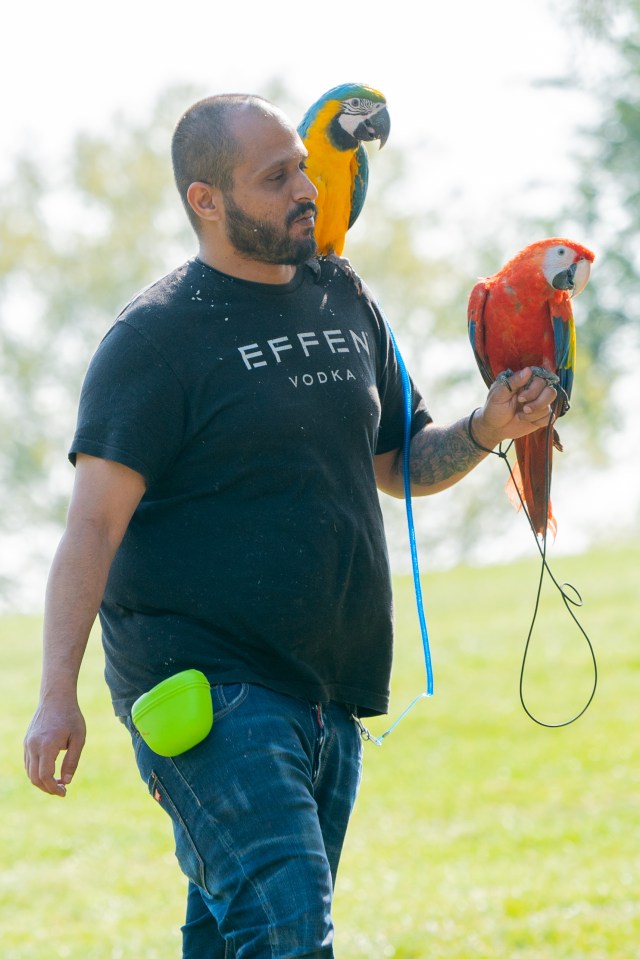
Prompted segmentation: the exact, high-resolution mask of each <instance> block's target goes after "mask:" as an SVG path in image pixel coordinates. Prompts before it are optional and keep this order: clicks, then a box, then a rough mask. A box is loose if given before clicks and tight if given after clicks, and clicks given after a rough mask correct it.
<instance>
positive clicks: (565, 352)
mask: <svg viewBox="0 0 640 959" xmlns="http://www.w3.org/2000/svg"><path fill="white" fill-rule="evenodd" d="M550 313H551V324H552V326H553V341H554V350H555V363H556V373H557V375H558V376H559V377H560V386H561V387H562V389H563V390H564V392H565V393H566V394H567V399H570V398H571V390H572V387H573V371H574V369H575V363H576V328H575V324H574V321H573V309H572V307H571V300H569V299H567V300H566V301H564V302H563V303H561V304H553V305H552V307H551V310H550Z"/></svg>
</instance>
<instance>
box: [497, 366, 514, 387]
mask: <svg viewBox="0 0 640 959" xmlns="http://www.w3.org/2000/svg"><path fill="white" fill-rule="evenodd" d="M510 376H513V370H503V371H502V373H498V375H497V376H496V383H502V385H503V386H506V387H507V389H508V390H509V392H510V393H513V390H512V389H511V383H510V382H509V377H510Z"/></svg>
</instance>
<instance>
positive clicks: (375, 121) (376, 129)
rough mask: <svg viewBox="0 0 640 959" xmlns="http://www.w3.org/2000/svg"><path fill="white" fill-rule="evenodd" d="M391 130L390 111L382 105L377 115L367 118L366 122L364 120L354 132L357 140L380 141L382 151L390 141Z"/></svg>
mask: <svg viewBox="0 0 640 959" xmlns="http://www.w3.org/2000/svg"><path fill="white" fill-rule="evenodd" d="M390 130H391V117H390V116H389V111H388V110H387V108H386V106H382V105H381V109H380V110H378V112H377V113H374V114H373V115H372V116H370V117H367V119H366V120H363V121H362V123H359V124H358V126H357V127H356V129H355V130H354V132H353V135H354V137H355V138H356V140H366V141H370V140H379V141H380V149H382V147H383V146H384V145H385V143H386V142H387V140H388V139H389V131H390Z"/></svg>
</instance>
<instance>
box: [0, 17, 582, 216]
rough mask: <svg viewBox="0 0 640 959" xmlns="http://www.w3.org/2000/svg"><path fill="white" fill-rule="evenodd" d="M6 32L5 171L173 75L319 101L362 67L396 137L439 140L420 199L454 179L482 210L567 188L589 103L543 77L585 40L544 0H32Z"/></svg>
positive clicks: (132, 103)
mask: <svg viewBox="0 0 640 959" xmlns="http://www.w3.org/2000/svg"><path fill="white" fill-rule="evenodd" d="M418 11H419V17H418ZM3 35H4V40H5V42H4V44H3V47H4V49H3V53H2V57H1V58H0V89H1V90H2V91H3V94H2V131H3V147H4V149H3V151H2V153H3V156H2V157H0V174H1V173H2V172H4V170H5V169H6V166H7V162H8V161H9V160H10V157H11V156H12V154H13V153H14V152H15V149H17V148H20V147H21V146H24V145H25V144H27V143H30V144H31V145H32V146H34V147H35V148H36V150H37V153H38V154H41V155H44V156H47V157H50V158H53V157H55V156H59V155H63V154H64V152H65V150H66V149H67V148H68V145H69V142H70V140H71V138H72V137H73V135H74V133H76V132H77V131H78V130H81V129H91V130H96V129H99V128H100V127H102V126H104V125H105V122H106V121H108V120H109V119H110V118H111V117H112V115H113V114H114V113H116V112H124V113H125V114H128V115H130V116H134V117H139V116H140V117H142V116H144V113H145V111H147V110H148V109H149V108H150V106H151V105H152V104H153V103H154V101H155V99H156V98H157V96H158V94H159V93H160V92H161V91H162V90H163V89H164V88H166V87H167V86H169V85H170V84H174V83H185V84H194V85H197V86H198V87H201V88H202V90H203V92H204V93H215V92H225V91H227V92H228V91H236V90H242V91H250V92H257V93H262V92H264V86H265V84H267V83H268V82H269V81H270V80H271V79H273V78H274V77H277V78H280V79H281V80H282V81H283V82H284V84H285V86H286V88H287V89H290V90H291V91H292V92H294V93H295V94H296V96H297V97H298V98H299V100H300V102H301V103H303V104H305V105H307V104H311V103H312V102H313V101H314V100H315V99H317V97H318V96H319V95H321V94H322V93H324V91H325V90H327V89H329V88H330V87H332V86H335V85H336V84H338V83H342V82H346V81H352V80H354V81H362V82H364V83H367V84H369V85H370V86H373V87H376V88H378V89H380V90H382V92H383V93H384V94H385V96H386V97H387V100H388V102H389V107H390V112H391V117H392V132H391V138H392V140H391V141H390V142H393V143H394V144H395V145H396V146H402V147H406V148H410V147H411V146H413V145H415V144H420V143H425V142H426V143H427V146H428V154H427V156H428V162H427V163H426V164H425V166H426V167H427V168H425V170H424V179H423V191H424V192H423V195H422V196H421V197H420V198H419V199H420V200H422V201H423V203H426V204H427V205H428V203H429V200H430V198H431V197H434V199H435V198H438V197H441V196H442V190H443V186H444V185H446V184H448V185H449V186H451V185H454V184H455V185H456V186H457V187H459V188H460V190H462V191H463V195H464V197H465V200H466V204H467V207H468V210H469V211H470V213H471V215H473V211H474V210H477V212H478V216H481V215H482V216H484V217H486V215H487V210H489V211H490V209H491V203H492V199H493V197H494V196H503V195H505V194H506V193H509V192H511V191H512V190H513V189H515V188H517V187H518V186H520V185H523V184H526V183H528V182H529V181H530V180H532V179H533V180H543V181H544V182H545V183H547V184H549V185H550V186H551V187H552V188H553V187H556V188H561V186H562V184H563V183H564V182H566V180H567V179H568V177H569V176H570V173H571V166H570V161H571V157H572V151H573V150H574V149H575V141H574V139H573V136H572V131H573V127H574V124H575V122H579V120H580V119H581V116H580V114H581V111H582V112H584V110H585V104H584V103H583V102H582V101H580V100H579V99H576V98H575V96H573V97H571V95H569V94H568V93H563V92H559V91H557V90H555V91H554V90H548V89H547V90H541V89H538V90H536V91H532V89H531V83H532V81H534V80H536V79H538V80H539V79H541V78H548V77H550V76H551V77H555V76H558V75H563V74H566V73H567V72H570V71H571V63H572V60H573V58H574V57H575V56H576V52H577V51H576V47H575V46H574V44H578V46H579V44H580V43H581V42H584V41H583V38H581V37H580V36H579V35H577V36H576V35H575V32H574V34H573V35H572V34H571V32H570V31H569V29H568V28H567V26H566V24H563V23H561V22H560V21H559V20H558V18H557V16H556V15H555V14H553V13H552V12H551V9H550V4H549V2H548V0H536V2H534V3H532V2H531V0H484V2H482V3H478V2H477V0H448V2H446V3H439V2H438V3H434V2H431V0H423V2H422V3H419V2H417V0H394V2H385V3H383V2H380V0H369V2H368V3H351V4H344V3H337V4H336V3H332V4H327V5H324V6H318V7H314V5H312V4H303V3H299V2H296V3H294V2H292V0H278V2H277V3H273V4H272V3H263V2H259V0H239V2H233V0H230V2H226V3H221V2H220V0H207V2H203V0H196V2H189V0H183V2H181V3H179V4H176V5H175V6H174V5H169V4H165V3H161V2H157V0H156V2H149V0H127V2H125V0H111V3H109V4H105V5H99V6H96V5H95V4H92V3H87V2H85V3H80V2H78V0H69V2H63V3H58V4H53V3H50V2H48V0H46V2H43V0H35V2H32V3H30V4H19V3H12V4H10V5H9V6H8V8H7V9H6V10H5V11H4V13H3ZM292 119H294V120H295V121H297V120H298V119H299V118H298V117H293V118H292ZM372 175H373V174H372ZM549 212H550V213H551V214H553V210H550V211H549ZM489 215H490V213H489Z"/></svg>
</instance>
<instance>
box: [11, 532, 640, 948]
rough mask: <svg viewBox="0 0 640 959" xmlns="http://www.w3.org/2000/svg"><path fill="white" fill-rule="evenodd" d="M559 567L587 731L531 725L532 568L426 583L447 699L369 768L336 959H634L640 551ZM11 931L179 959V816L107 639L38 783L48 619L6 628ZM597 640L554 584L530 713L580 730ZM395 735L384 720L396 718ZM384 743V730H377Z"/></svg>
mask: <svg viewBox="0 0 640 959" xmlns="http://www.w3.org/2000/svg"><path fill="white" fill-rule="evenodd" d="M550 561H551V566H552V569H553V572H554V574H555V575H556V577H557V579H558V580H559V581H563V580H565V579H568V580H571V582H572V583H574V585H575V586H576V587H578V589H579V590H580V592H581V593H582V596H583V599H584V606H583V607H582V609H581V610H579V612H578V615H579V618H580V621H581V622H582V624H583V626H584V627H585V629H586V631H587V632H588V634H589V636H590V637H591V639H592V641H593V643H594V646H595V650H596V655H597V660H598V668H599V685H598V690H597V692H596V696H595V699H594V701H593V703H592V704H591V706H590V708H589V709H588V710H587V712H586V713H585V714H584V716H582V718H581V719H579V720H578V721H577V722H576V723H575V724H573V725H571V726H568V727H566V728H562V729H545V728H542V727H540V726H538V725H536V724H534V723H533V722H532V721H531V720H530V719H529V718H528V717H527V716H526V715H525V713H524V712H523V710H522V708H521V706H520V702H519V697H518V676H519V670H520V662H521V658H522V651H523V646H524V641H525V639H526V635H527V631H528V627H529V621H530V618H531V613H532V608H533V601H534V596H535V590H536V585H537V578H538V567H537V564H536V562H534V561H531V562H521V563H517V564H514V565H512V566H510V567H499V568H495V567H494V568H484V569H466V568H458V569H456V570H452V571H451V572H446V573H437V574H430V575H428V576H425V577H424V589H425V604H426V609H427V617H428V623H429V629H430V635H431V642H432V647H433V656H434V669H435V683H436V690H435V696H434V697H433V699H429V700H424V701H421V702H420V703H419V704H418V705H417V706H416V707H415V709H414V710H413V711H412V712H411V713H410V714H409V715H408V716H407V718H406V719H405V720H403V722H402V723H401V724H400V726H398V728H397V729H396V730H395V731H394V733H393V734H392V735H391V736H390V737H389V738H388V739H386V740H385V742H384V745H383V746H382V747H381V748H378V747H376V746H375V745H373V744H371V743H369V744H367V746H366V755H365V774H364V779H363V785H362V789H361V793H360V798H359V801H358V805H357V808H356V813H355V815H354V819H353V822H352V825H351V829H350V832H349V835H348V839H347V845H346V848H345V852H344V858H343V862H342V866H341V873H340V876H339V878H338V887H337V892H336V903H335V920H336V927H337V935H336V955H337V956H338V957H339V959H372V957H376V959H381V957H390V959H496V957H502V956H504V957H507V956H508V957H512V956H518V957H521V959H585V957H590V959H605V957H607V959H609V957H612V956H615V957H616V959H627V957H628V959H631V957H636V956H637V955H638V942H640V903H639V901H638V890H639V889H640V817H639V816H638V807H639V805H640V762H639V761H638V760H639V756H638V753H639V751H640V747H639V746H638V732H637V724H638V715H639V713H638V709H639V706H638V702H639V699H640V697H639V693H638V687H639V683H640V642H639V639H640V626H639V623H640V588H639V586H638V584H639V582H640V578H639V576H638V572H639V569H640V548H635V547H626V548H618V549H613V548H612V549H607V550H605V549H603V550H599V551H596V552H592V553H590V554H588V555H585V556H580V557H560V558H558V559H555V558H554V557H553V552H552V550H550ZM396 607H397V613H396V616H397V623H398V629H397V631H398V639H397V653H396V668H395V672H394V683H393V699H392V709H391V716H390V719H394V718H395V717H396V716H397V715H398V714H399V712H400V711H401V709H403V708H404V707H405V706H406V705H407V704H408V702H409V701H410V700H411V699H412V698H413V696H414V695H416V694H417V693H419V692H420V691H421V690H422V689H423V688H424V673H423V665H422V654H421V644H420V637H419V630H418V625H417V618H416V613H415V603H414V598H413V589H412V582H411V580H410V578H405V579H398V580H397V581H396ZM0 659H1V664H0V665H1V669H0V696H1V698H2V703H3V706H4V709H3V712H2V719H1V720H0V722H1V727H2V744H3V770H2V772H3V775H2V780H1V781H0V808H1V810H2V815H1V817H0V850H1V851H0V857H1V861H2V869H1V870H0V929H1V930H2V933H1V937H2V950H1V951H2V955H3V957H6V959H52V957H69V959H107V957H108V959H141V957H143V956H144V957H145V959H156V957H157V959H170V957H171V959H173V957H176V956H178V955H179V952H180V950H179V931H178V930H179V924H180V922H181V919H182V913H183V898H184V882H183V878H182V875H181V873H180V872H179V870H178V867H177V865H176V863H175V860H174V857H173V847H172V844H171V836H170V829H169V824H168V821H166V820H165V817H164V815H163V813H162V811H161V810H159V809H158V808H157V807H156V806H155V804H154V803H153V802H152V801H151V800H150V799H149V798H148V796H147V794H146V790H145V788H144V786H143V784H142V783H141V781H140V780H139V778H138V775H137V771H136V769H135V766H134V763H133V759H132V756H131V754H130V750H129V744H128V737H127V735H126V733H125V731H124V729H121V728H120V725H119V724H118V723H117V722H116V721H115V720H114V719H113V717H112V714H111V708H110V704H109V700H108V695H107V691H106V688H105V686H104V683H103V680H102V674H101V670H102V663H101V651H100V648H99V642H98V641H97V638H96V641H95V642H94V643H93V644H92V646H91V648H90V652H89V653H88V658H87V660H86V662H85V666H84V671H83V676H82V692H81V698H82V705H83V709H84V712H85V715H86V717H87V720H88V725H89V738H88V742H87V746H86V749H85V753H84V756H83V760H82V765H81V767H80V770H79V772H78V774H77V777H76V781H75V782H74V784H73V786H72V788H71V789H70V791H69V796H68V797H67V799H66V800H64V801H60V800H57V799H54V798H53V797H48V796H45V795H43V794H41V793H39V792H38V791H37V790H35V789H34V788H33V787H32V786H30V785H29V783H28V781H27V779H26V777H25V776H24V773H23V771H22V755H21V754H22V747H21V740H22V735H23V732H24V728H25V726H26V724H27V722H28V719H29V717H30V714H31V712H32V710H33V707H34V705H35V699H36V695H37V686H38V677H39V668H40V667H39V661H40V622H39V620H38V619H37V618H25V617H15V618H7V619H4V620H1V621H0ZM591 681H592V667H591V662H590V658H589V655H588V650H587V648H586V643H585V641H584V638H583V637H582V635H581V634H580V633H579V632H578V630H577V629H576V627H574V626H573V624H572V621H571V620H570V618H569V615H568V613H567V612H566V610H565V609H564V607H563V605H562V603H561V600H560V597H559V595H558V593H557V592H556V591H555V590H554V589H553V588H552V587H549V585H548V584H547V586H545V590H544V594H543V603H542V607H541V611H540V615H539V619H538V625H537V628H536V631H535V632H534V636H533V640H532V645H531V650H530V656H529V661H528V664H527V671H526V694H527V702H528V705H529V706H530V708H531V709H532V711H534V712H535V713H536V715H539V716H540V717H541V718H543V719H545V720H547V721H553V722H558V721H562V720H563V719H565V718H569V717H570V716H571V715H572V714H574V713H575V712H577V711H578V710H579V709H580V708H581V706H582V705H583V703H584V701H585V698H586V696H587V695H588V693H589V690H590V686H591ZM387 725H388V722H387ZM371 726H372V729H374V730H375V731H376V732H377V733H379V732H381V731H382V730H383V729H385V728H386V726H385V725H384V722H382V721H378V720H376V721H375V722H372V723H371Z"/></svg>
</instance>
